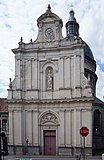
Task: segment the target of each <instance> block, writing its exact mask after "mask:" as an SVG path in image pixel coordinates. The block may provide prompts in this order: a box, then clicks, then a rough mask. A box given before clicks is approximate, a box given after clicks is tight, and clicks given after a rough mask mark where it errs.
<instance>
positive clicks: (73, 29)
mask: <svg viewBox="0 0 104 160" xmlns="http://www.w3.org/2000/svg"><path fill="white" fill-rule="evenodd" d="M69 14H70V16H69V20H68V22H67V23H66V36H67V38H72V37H74V36H79V24H78V23H77V21H76V19H75V17H74V11H73V10H71V11H70V12H69Z"/></svg>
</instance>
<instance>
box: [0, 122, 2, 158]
mask: <svg viewBox="0 0 104 160" xmlns="http://www.w3.org/2000/svg"><path fill="white" fill-rule="evenodd" d="M0 160H2V158H1V123H0Z"/></svg>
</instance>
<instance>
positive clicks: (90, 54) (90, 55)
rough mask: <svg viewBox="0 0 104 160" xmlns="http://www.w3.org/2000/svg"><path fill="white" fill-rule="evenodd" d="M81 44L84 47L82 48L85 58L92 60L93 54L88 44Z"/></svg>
mask: <svg viewBox="0 0 104 160" xmlns="http://www.w3.org/2000/svg"><path fill="white" fill-rule="evenodd" d="M83 43H84V45H85V47H84V52H85V56H87V57H89V58H91V59H93V60H94V56H93V53H92V51H91V49H90V47H89V46H88V44H87V43H86V42H84V41H83Z"/></svg>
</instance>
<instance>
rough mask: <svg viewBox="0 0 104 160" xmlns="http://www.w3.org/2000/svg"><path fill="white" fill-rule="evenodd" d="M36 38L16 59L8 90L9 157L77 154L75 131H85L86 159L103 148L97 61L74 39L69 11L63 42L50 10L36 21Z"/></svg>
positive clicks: (78, 138) (74, 26)
mask: <svg viewBox="0 0 104 160" xmlns="http://www.w3.org/2000/svg"><path fill="white" fill-rule="evenodd" d="M37 26H38V35H37V39H36V40H35V41H33V40H32V39H31V40H30V42H29V43H24V42H23V38H22V37H21V40H20V42H19V43H18V44H19V46H18V48H15V49H12V52H13V53H14V54H15V77H14V80H13V81H12V80H11V79H10V84H9V89H8V98H7V99H8V111H9V152H10V154H31V155H76V154H78V153H80V152H81V149H82V147H83V138H82V136H81V135H80V128H81V127H83V126H84V127H87V128H88V129H89V134H88V136H87V137H86V139H85V148H86V154H92V151H93V150H97V149H104V143H102V142H104V138H103V137H104V127H103V126H104V125H103V124H104V111H103V110H104V109H103V108H104V104H103V102H102V101H100V100H99V99H98V98H96V82H97V75H96V73H95V72H96V61H95V60H94V57H93V54H92V51H91V49H90V47H89V46H88V45H87V43H86V42H84V41H83V40H82V38H81V37H79V24H78V22H77V21H76V18H75V16H74V11H73V10H71V11H70V13H69V20H68V22H67V23H66V25H65V27H66V37H65V38H64V37H63V35H62V27H63V21H62V19H60V17H59V16H58V15H56V14H55V13H53V12H52V10H51V7H50V5H48V8H47V10H46V12H45V13H44V14H42V15H41V16H40V17H39V18H38V19H37Z"/></svg>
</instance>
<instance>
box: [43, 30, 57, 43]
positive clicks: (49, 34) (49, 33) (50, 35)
mask: <svg viewBox="0 0 104 160" xmlns="http://www.w3.org/2000/svg"><path fill="white" fill-rule="evenodd" d="M45 35H46V39H47V40H48V41H52V40H53V39H54V37H55V36H54V32H53V29H52V28H47V29H46V31H45Z"/></svg>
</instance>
